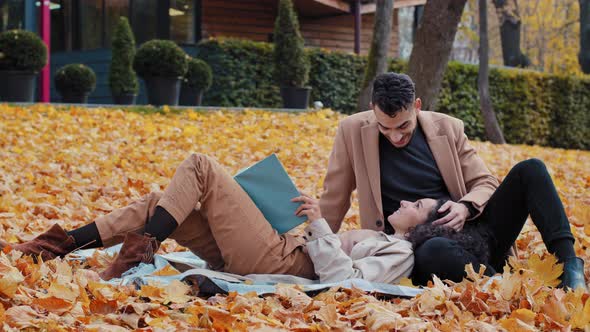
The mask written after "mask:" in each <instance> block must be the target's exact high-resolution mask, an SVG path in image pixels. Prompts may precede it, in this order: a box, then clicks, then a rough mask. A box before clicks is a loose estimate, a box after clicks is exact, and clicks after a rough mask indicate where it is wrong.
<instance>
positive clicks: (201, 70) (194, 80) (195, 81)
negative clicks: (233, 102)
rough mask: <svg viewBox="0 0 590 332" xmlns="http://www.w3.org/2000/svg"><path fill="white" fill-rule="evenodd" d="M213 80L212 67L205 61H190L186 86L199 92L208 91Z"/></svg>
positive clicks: (185, 78) (185, 81) (185, 77)
mask: <svg viewBox="0 0 590 332" xmlns="http://www.w3.org/2000/svg"><path fill="white" fill-rule="evenodd" d="M212 80H213V73H212V72H211V67H209V65H208V64H207V63H206V62H205V61H203V60H201V59H196V58H191V59H190V60H189V61H188V70H187V71H186V74H185V75H184V84H186V85H187V86H189V87H191V88H193V89H195V90H197V91H207V90H208V89H209V88H210V87H211V81H212Z"/></svg>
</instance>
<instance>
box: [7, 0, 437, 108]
mask: <svg viewBox="0 0 590 332" xmlns="http://www.w3.org/2000/svg"><path fill="white" fill-rule="evenodd" d="M425 2H426V0H396V1H395V2H394V4H395V7H396V8H406V10H407V8H408V7H415V6H421V5H423V4H424V3H425ZM293 3H294V5H295V9H296V11H297V13H298V17H299V22H300V29H301V33H302V35H303V37H304V39H305V45H306V46H309V47H322V48H326V49H331V50H337V51H344V52H356V53H360V54H366V53H367V52H368V50H369V47H370V43H371V38H372V29H373V22H374V13H375V4H374V2H373V1H367V0H362V1H361V0H353V1H346V0H293ZM40 7H41V3H40V2H39V1H36V0H0V31H4V30H9V29H26V30H31V31H37V32H39V33H41V31H40V30H41V27H42V26H43V25H41V24H40V23H39V21H40V16H41V10H40ZM277 7H278V0H234V1H222V0H51V1H50V2H49V15H48V18H49V21H50V25H49V26H50V28H49V30H50V31H49V32H50V38H49V40H50V45H49V48H50V52H51V54H50V72H51V73H55V71H56V70H57V69H58V68H59V67H61V66H63V65H65V64H68V63H84V64H86V65H89V66H90V67H91V68H92V69H93V70H94V71H95V72H96V75H97V87H96V90H95V91H94V92H93V93H92V94H91V96H90V98H89V102H91V103H111V95H110V90H109V88H108V83H107V77H108V69H109V65H110V56H111V55H110V44H111V37H112V35H113V32H114V29H115V25H116V22H117V21H118V18H119V17H120V16H125V17H127V18H128V19H129V22H130V24H131V27H132V30H133V32H134V34H135V38H136V42H137V44H138V45H140V44H141V43H143V42H145V41H148V40H150V39H155V38H158V39H170V40H173V41H175V42H176V43H178V44H179V45H180V46H182V47H183V48H184V49H185V50H186V51H187V52H188V53H189V54H195V53H196V44H197V43H198V42H199V41H200V40H201V39H203V38H209V37H236V38H244V39H250V40H255V41H264V42H272V39H273V29H274V20H275V17H276V12H277ZM397 18H398V9H396V11H395V13H394V28H393V31H392V40H391V48H390V56H398V51H399V49H400V48H399V43H400V38H399V37H398V36H399V34H398V31H399V27H398V19H397ZM50 81H51V101H59V96H58V94H57V93H56V91H55V90H54V88H53V79H51V80H50ZM144 94H145V93H144V92H143V88H142V92H141V94H140V96H139V100H138V101H139V102H140V103H141V102H145V96H144Z"/></svg>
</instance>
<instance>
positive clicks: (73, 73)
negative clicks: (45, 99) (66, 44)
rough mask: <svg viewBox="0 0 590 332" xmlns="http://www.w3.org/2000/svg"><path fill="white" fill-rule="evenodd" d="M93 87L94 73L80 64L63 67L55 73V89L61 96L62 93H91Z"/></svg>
mask: <svg viewBox="0 0 590 332" xmlns="http://www.w3.org/2000/svg"><path fill="white" fill-rule="evenodd" d="M95 86H96V75H95V74H94V71H93V70H92V69H90V68H89V67H88V66H86V65H83V64H80V63H75V64H69V65H65V66H63V67H61V68H60V69H59V70H58V71H57V72H56V73H55V88H56V89H57V91H59V93H60V94H62V95H63V94H64V93H71V94H76V95H83V94H87V93H90V92H92V91H93V90H94V88H95Z"/></svg>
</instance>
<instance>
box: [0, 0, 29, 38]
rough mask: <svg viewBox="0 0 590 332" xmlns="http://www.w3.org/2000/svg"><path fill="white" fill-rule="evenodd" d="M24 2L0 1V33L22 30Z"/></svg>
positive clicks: (15, 0) (20, 0)
mask: <svg viewBox="0 0 590 332" xmlns="http://www.w3.org/2000/svg"><path fill="white" fill-rule="evenodd" d="M24 22H25V2H24V1H23V0H0V31H6V30H12V29H24Z"/></svg>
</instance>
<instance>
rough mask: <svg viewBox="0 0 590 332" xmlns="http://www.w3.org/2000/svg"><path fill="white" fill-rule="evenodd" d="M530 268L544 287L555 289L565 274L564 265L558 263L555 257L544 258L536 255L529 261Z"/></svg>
mask: <svg viewBox="0 0 590 332" xmlns="http://www.w3.org/2000/svg"><path fill="white" fill-rule="evenodd" d="M527 262H528V266H529V269H531V270H532V271H533V273H534V275H535V277H537V278H538V279H540V280H542V281H543V284H544V285H547V286H551V287H555V286H557V285H559V283H560V280H559V277H560V276H561V274H562V273H563V263H559V264H558V263H557V258H556V257H555V256H553V255H546V256H545V257H544V258H541V257H539V256H538V255H536V254H534V255H532V256H531V257H530V258H529V259H528V261H527Z"/></svg>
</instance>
